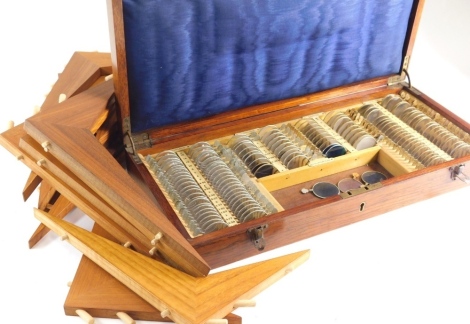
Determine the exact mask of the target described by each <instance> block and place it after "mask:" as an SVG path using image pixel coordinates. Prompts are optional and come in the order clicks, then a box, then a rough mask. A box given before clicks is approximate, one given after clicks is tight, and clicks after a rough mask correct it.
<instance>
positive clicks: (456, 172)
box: [449, 164, 470, 184]
mask: <svg viewBox="0 0 470 324" xmlns="http://www.w3.org/2000/svg"><path fill="white" fill-rule="evenodd" d="M464 168H465V164H460V165H457V166H455V167H451V168H449V171H450V177H451V179H452V180H456V179H459V180H462V181H463V182H465V183H466V184H470V178H469V177H468V176H467V175H466V174H465V173H463V169H464Z"/></svg>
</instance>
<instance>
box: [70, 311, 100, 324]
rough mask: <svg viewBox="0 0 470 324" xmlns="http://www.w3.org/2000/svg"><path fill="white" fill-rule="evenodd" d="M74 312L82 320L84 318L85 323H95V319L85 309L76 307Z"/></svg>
mask: <svg viewBox="0 0 470 324" xmlns="http://www.w3.org/2000/svg"><path fill="white" fill-rule="evenodd" d="M75 313H76V314H77V315H78V316H80V318H81V319H82V320H84V321H85V323H88V324H94V323H95V319H94V318H93V317H92V316H91V315H90V314H88V313H87V312H86V311H84V310H83V309H77V310H76V311H75Z"/></svg>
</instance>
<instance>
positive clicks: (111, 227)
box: [0, 124, 150, 253]
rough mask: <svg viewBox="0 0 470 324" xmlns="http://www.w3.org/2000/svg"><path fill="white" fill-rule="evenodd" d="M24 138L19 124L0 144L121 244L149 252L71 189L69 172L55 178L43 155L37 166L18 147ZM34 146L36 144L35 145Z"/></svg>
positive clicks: (5, 133)
mask: <svg viewBox="0 0 470 324" xmlns="http://www.w3.org/2000/svg"><path fill="white" fill-rule="evenodd" d="M25 136H27V135H26V133H25V131H24V128H23V125H22V124H21V125H18V126H17V127H15V128H12V129H10V130H8V131H6V132H4V133H2V134H1V135H0V144H2V146H4V147H5V148H7V149H8V150H9V151H10V152H11V153H12V154H13V155H14V156H17V157H18V156H21V159H20V161H21V162H22V163H24V164H25V165H26V166H27V167H28V168H29V169H31V170H33V172H34V173H36V174H37V175H39V176H40V177H41V178H43V179H45V180H46V181H48V182H50V183H51V184H52V186H53V187H54V188H56V189H57V190H58V191H59V192H60V193H61V194H63V195H64V196H66V197H67V199H68V200H70V202H72V203H73V204H74V205H75V206H77V207H78V208H79V209H81V210H82V211H83V212H84V213H85V214H87V215H88V216H90V217H91V218H92V219H93V220H95V221H96V222H97V223H99V224H100V225H101V226H102V227H103V228H105V229H106V231H108V232H111V233H113V234H114V236H115V237H116V238H118V239H119V240H120V241H121V242H130V243H131V244H132V246H133V247H134V248H135V249H136V250H137V251H141V252H142V253H145V252H146V251H148V250H149V246H150V244H148V246H146V245H142V244H140V241H139V240H136V239H134V238H133V237H132V236H131V235H130V234H129V231H128V230H124V229H123V228H122V227H121V226H119V225H118V224H117V223H115V222H114V221H113V220H112V219H110V218H109V216H108V214H106V213H104V212H102V211H101V210H99V209H97V208H96V206H95V204H94V203H92V202H90V201H89V200H87V199H85V197H84V196H83V195H81V194H80V193H79V192H77V191H76V190H75V189H74V188H73V187H71V185H74V183H73V181H70V180H71V178H70V176H71V173H70V171H68V173H69V177H64V179H61V178H60V177H57V176H55V175H54V174H53V173H52V172H51V171H49V170H48V167H51V165H53V164H52V163H48V162H51V161H48V159H47V157H46V156H45V155H41V156H40V157H41V158H44V159H45V161H46V167H40V166H38V165H37V163H36V161H37V158H36V159H35V158H34V157H32V156H31V155H29V154H28V152H26V151H24V150H22V149H20V147H19V142H20V141H21V139H22V137H25ZM36 145H38V144H37V143H36ZM38 152H43V151H42V150H40V151H37V153H38ZM21 162H18V163H21ZM90 197H94V195H90ZM98 198H99V197H98Z"/></svg>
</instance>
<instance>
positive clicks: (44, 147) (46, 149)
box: [41, 141, 51, 152]
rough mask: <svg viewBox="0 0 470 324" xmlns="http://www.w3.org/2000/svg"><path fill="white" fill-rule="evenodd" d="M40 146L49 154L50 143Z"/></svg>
mask: <svg viewBox="0 0 470 324" xmlns="http://www.w3.org/2000/svg"><path fill="white" fill-rule="evenodd" d="M41 146H42V148H43V149H44V151H45V152H49V150H50V149H51V143H50V142H49V141H45V142H42V143H41Z"/></svg>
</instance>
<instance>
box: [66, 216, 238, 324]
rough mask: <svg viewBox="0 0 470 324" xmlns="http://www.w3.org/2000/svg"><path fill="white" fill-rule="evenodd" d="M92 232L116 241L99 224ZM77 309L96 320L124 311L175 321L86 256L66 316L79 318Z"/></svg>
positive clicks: (232, 318)
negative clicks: (163, 314)
mask: <svg viewBox="0 0 470 324" xmlns="http://www.w3.org/2000/svg"><path fill="white" fill-rule="evenodd" d="M92 232H93V233H95V234H96V235H99V236H102V237H104V238H106V239H108V240H112V241H114V242H116V240H115V239H114V238H113V237H112V236H111V235H110V234H109V233H107V232H106V231H104V230H103V229H102V228H101V227H100V226H99V225H97V224H95V225H94V226H93V230H92ZM77 309H83V310H85V311H86V312H87V313H88V314H90V315H91V316H93V317H102V318H103V317H104V318H117V316H116V314H117V313H118V312H124V313H126V314H128V315H129V316H130V317H131V318H132V319H134V320H146V321H158V322H167V321H171V319H169V318H162V316H161V312H160V311H159V310H158V309H156V308H155V307H153V306H152V305H150V304H149V303H148V302H146V301H145V300H144V299H142V298H141V297H139V296H138V295H137V294H136V293H134V292H133V291H132V290H130V289H129V288H127V287H126V286H125V285H124V284H122V283H121V282H119V280H117V279H115V278H114V277H113V276H111V275H110V274H109V273H107V272H106V271H105V270H103V269H102V268H100V267H99V266H98V265H97V264H96V263H94V262H93V261H91V260H90V259H89V258H87V257H86V256H82V258H81V260H80V264H79V265H78V268H77V272H76V273H75V277H74V278H73V281H72V284H71V286H70V290H69V292H68V294H67V298H66V300H65V302H64V311H65V314H67V315H70V316H77V314H76V312H75V311H76V310H77ZM225 319H227V321H228V324H241V323H242V318H241V317H240V316H237V315H234V314H228V315H227V316H226V317H225Z"/></svg>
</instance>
